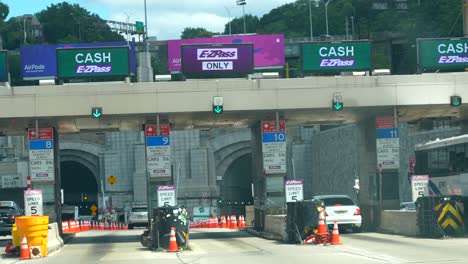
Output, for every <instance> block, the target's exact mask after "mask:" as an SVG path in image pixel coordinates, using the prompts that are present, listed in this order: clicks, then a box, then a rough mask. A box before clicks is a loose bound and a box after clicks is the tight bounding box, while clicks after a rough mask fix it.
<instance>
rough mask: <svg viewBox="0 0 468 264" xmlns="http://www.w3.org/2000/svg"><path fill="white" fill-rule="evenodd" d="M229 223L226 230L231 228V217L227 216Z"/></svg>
mask: <svg viewBox="0 0 468 264" xmlns="http://www.w3.org/2000/svg"><path fill="white" fill-rule="evenodd" d="M226 219H227V223H226V228H231V217H230V216H229V215H228V216H226Z"/></svg>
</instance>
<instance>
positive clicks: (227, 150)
mask: <svg viewBox="0 0 468 264" xmlns="http://www.w3.org/2000/svg"><path fill="white" fill-rule="evenodd" d="M251 144H252V133H251V131H250V129H242V130H239V131H235V132H233V133H229V134H226V135H222V136H217V137H216V138H215V139H214V140H213V141H211V144H210V145H211V148H212V149H213V155H214V159H215V175H222V176H224V175H225V173H226V171H227V169H228V168H229V166H230V165H231V164H232V163H233V162H234V161H235V160H236V159H238V158H240V157H242V156H244V155H246V154H249V153H252V145H251Z"/></svg>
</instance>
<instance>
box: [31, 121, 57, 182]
mask: <svg viewBox="0 0 468 264" xmlns="http://www.w3.org/2000/svg"><path fill="white" fill-rule="evenodd" d="M28 138H29V168H30V174H31V181H33V182H34V181H54V180H55V168H54V132H53V129H52V128H41V129H39V132H38V134H36V129H32V128H30V129H28Z"/></svg>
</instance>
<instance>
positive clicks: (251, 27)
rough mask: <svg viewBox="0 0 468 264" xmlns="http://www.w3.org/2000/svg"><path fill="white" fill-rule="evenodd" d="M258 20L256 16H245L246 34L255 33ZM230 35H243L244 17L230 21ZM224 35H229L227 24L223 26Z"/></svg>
mask: <svg viewBox="0 0 468 264" xmlns="http://www.w3.org/2000/svg"><path fill="white" fill-rule="evenodd" d="M259 24H260V20H259V19H258V17H257V16H253V15H245V28H246V33H256V32H257V28H258V25H259ZM231 33H232V34H243V33H244V17H239V18H234V19H233V20H232V21H231ZM224 34H229V23H228V24H226V25H225V26H224Z"/></svg>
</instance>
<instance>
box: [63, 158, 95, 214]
mask: <svg viewBox="0 0 468 264" xmlns="http://www.w3.org/2000/svg"><path fill="white" fill-rule="evenodd" d="M60 175H61V178H60V179H61V189H63V197H64V198H63V201H64V205H63V207H62V219H63V220H68V219H72V218H74V217H75V216H74V215H75V212H74V211H75V210H74V207H75V206H77V207H78V214H79V218H81V219H84V218H94V217H96V216H97V212H98V210H97V209H95V210H92V207H93V205H94V206H96V208H97V207H98V184H97V182H96V177H95V175H94V174H93V172H92V171H91V170H90V169H89V168H88V167H86V166H85V165H83V164H81V163H80V162H76V161H64V162H61V163H60Z"/></svg>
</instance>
